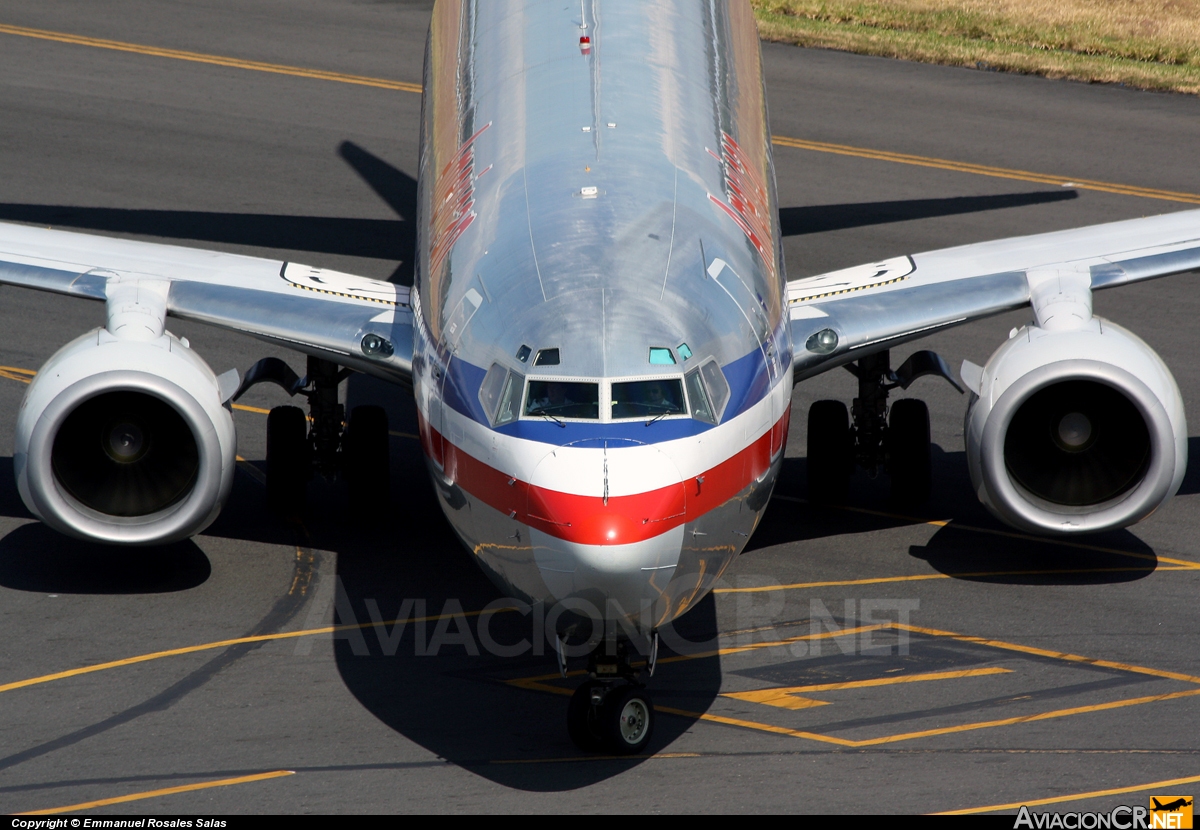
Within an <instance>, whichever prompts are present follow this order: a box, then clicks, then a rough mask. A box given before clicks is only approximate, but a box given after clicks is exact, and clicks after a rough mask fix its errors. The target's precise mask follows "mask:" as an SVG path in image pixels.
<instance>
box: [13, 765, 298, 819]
mask: <svg viewBox="0 0 1200 830" xmlns="http://www.w3.org/2000/svg"><path fill="white" fill-rule="evenodd" d="M295 774H296V773H295V772H293V771H292V770H288V769H280V770H275V771H274V772H260V773H258V774H256V775H242V776H239V777H237V778H222V779H221V780H220V781H205V782H203V783H201V784H184V785H183V786H181V787H167V788H165V789H162V790H150V791H148V792H144V793H132V794H131V795H119V796H117V797H115V798H101V799H99V800H98V801H84V802H83V803H81V804H70V805H67V806H66V807H51V808H50V809H49V810H30V811H29V812H27V813H16V815H18V816H51V815H54V814H55V813H73V812H75V811H77V810H92V809H95V808H96V807H107V806H109V805H110V804H124V803H126V802H128V801H141V800H142V799H144V798H159V797H160V796H164V795H175V794H176V793H190V792H194V791H196V790H209V789H212V788H213V787H232V786H233V785H235V784H249V783H251V782H254V781H267V780H269V779H271V778H283V777H284V776H287V775H295Z"/></svg>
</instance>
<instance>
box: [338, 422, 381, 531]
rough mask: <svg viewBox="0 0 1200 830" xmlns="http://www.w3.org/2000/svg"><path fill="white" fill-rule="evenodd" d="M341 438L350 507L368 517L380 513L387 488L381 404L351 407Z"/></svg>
mask: <svg viewBox="0 0 1200 830" xmlns="http://www.w3.org/2000/svg"><path fill="white" fill-rule="evenodd" d="M342 441H343V443H342V461H343V469H344V470H345V473H346V484H347V485H348V489H349V491H350V505H351V507H352V508H353V509H354V510H355V511H357V512H360V513H362V514H364V515H368V516H378V515H380V514H382V513H383V511H385V510H386V509H387V505H388V495H389V491H390V474H389V468H388V457H389V452H390V447H389V445H388V420H387V413H386V412H385V411H384V410H383V407H381V406H356V407H354V409H353V410H351V412H350V423H349V424H348V425H347V427H346V434H345V437H344V438H343V439H342Z"/></svg>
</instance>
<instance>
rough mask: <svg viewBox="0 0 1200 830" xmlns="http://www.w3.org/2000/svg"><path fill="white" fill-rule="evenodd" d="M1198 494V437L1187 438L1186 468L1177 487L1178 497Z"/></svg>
mask: <svg viewBox="0 0 1200 830" xmlns="http://www.w3.org/2000/svg"><path fill="white" fill-rule="evenodd" d="M1197 493H1200V437H1197V436H1195V435H1193V436H1192V437H1190V438H1188V468H1187V473H1185V474H1184V476H1183V483H1182V484H1181V485H1179V495H1181V496H1194V495H1196V494H1197Z"/></svg>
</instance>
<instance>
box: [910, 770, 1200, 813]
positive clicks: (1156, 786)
mask: <svg viewBox="0 0 1200 830" xmlns="http://www.w3.org/2000/svg"><path fill="white" fill-rule="evenodd" d="M1197 781H1200V775H1192V776H1190V777H1188V778H1172V779H1170V780H1169V781H1154V782H1152V783H1150V784H1135V785H1133V786H1131V787H1114V788H1113V789H1111V790H1093V791H1092V792H1090V793H1076V794H1075V795H1059V796H1054V797H1053V798H1038V799H1034V800H1033V801H1014V802H1013V803H1011V804H993V805H992V806H991V807H970V808H968V809H965V810H946V811H945V812H942V813H934V814H933V815H935V816H967V815H971V814H973V813H992V812H995V811H997V810H1019V809H1020V808H1021V807H1040V806H1041V805H1043V804H1062V803H1063V802H1066V801H1083V800H1085V799H1088V798H1103V797H1104V796H1108V795H1123V794H1125V793H1140V792H1145V791H1146V790H1164V789H1167V788H1168V787H1174V786H1178V785H1180V784H1195V783H1196V782H1197Z"/></svg>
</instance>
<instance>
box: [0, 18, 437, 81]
mask: <svg viewBox="0 0 1200 830" xmlns="http://www.w3.org/2000/svg"><path fill="white" fill-rule="evenodd" d="M0 34H6V35H19V36H20V37H31V38H37V39H38V40H52V41H55V42H57V43H70V44H74V45H76V46H93V47H96V48H99V49H113V50H116V51H118V52H133V53H134V54H138V55H149V56H151V57H156V58H172V59H174V60H179V61H191V62H193V63H207V64H212V65H214V66H227V67H230V68H233V69H252V70H254V71H255V72H270V73H273V74H276V75H293V76H295V77H297V78H313V79H316V80H319V81H337V82H338V83H342V84H357V85H359V86H373V87H378V88H380V89H393V90H398V91H400V92H420V91H421V85H420V84H410V83H406V82H404V81H390V80H387V79H385V78H372V77H368V76H366V75H348V74H346V73H344V72H327V71H325V70H323V69H309V68H307V67H303V66H287V65H284V64H278V63H265V62H263V61H250V60H243V59H242V58H230V57H225V56H223V55H207V54H204V53H202V52H188V51H185V50H183V49H164V48H162V47H159V46H145V45H143V44H140V43H125V42H124V41H120V40H106V39H105V38H98V37H84V36H83V35H72V34H68V33H66V32H51V31H47V30H46V29H30V28H27V27H25V26H9V25H6V24H2V23H0Z"/></svg>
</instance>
